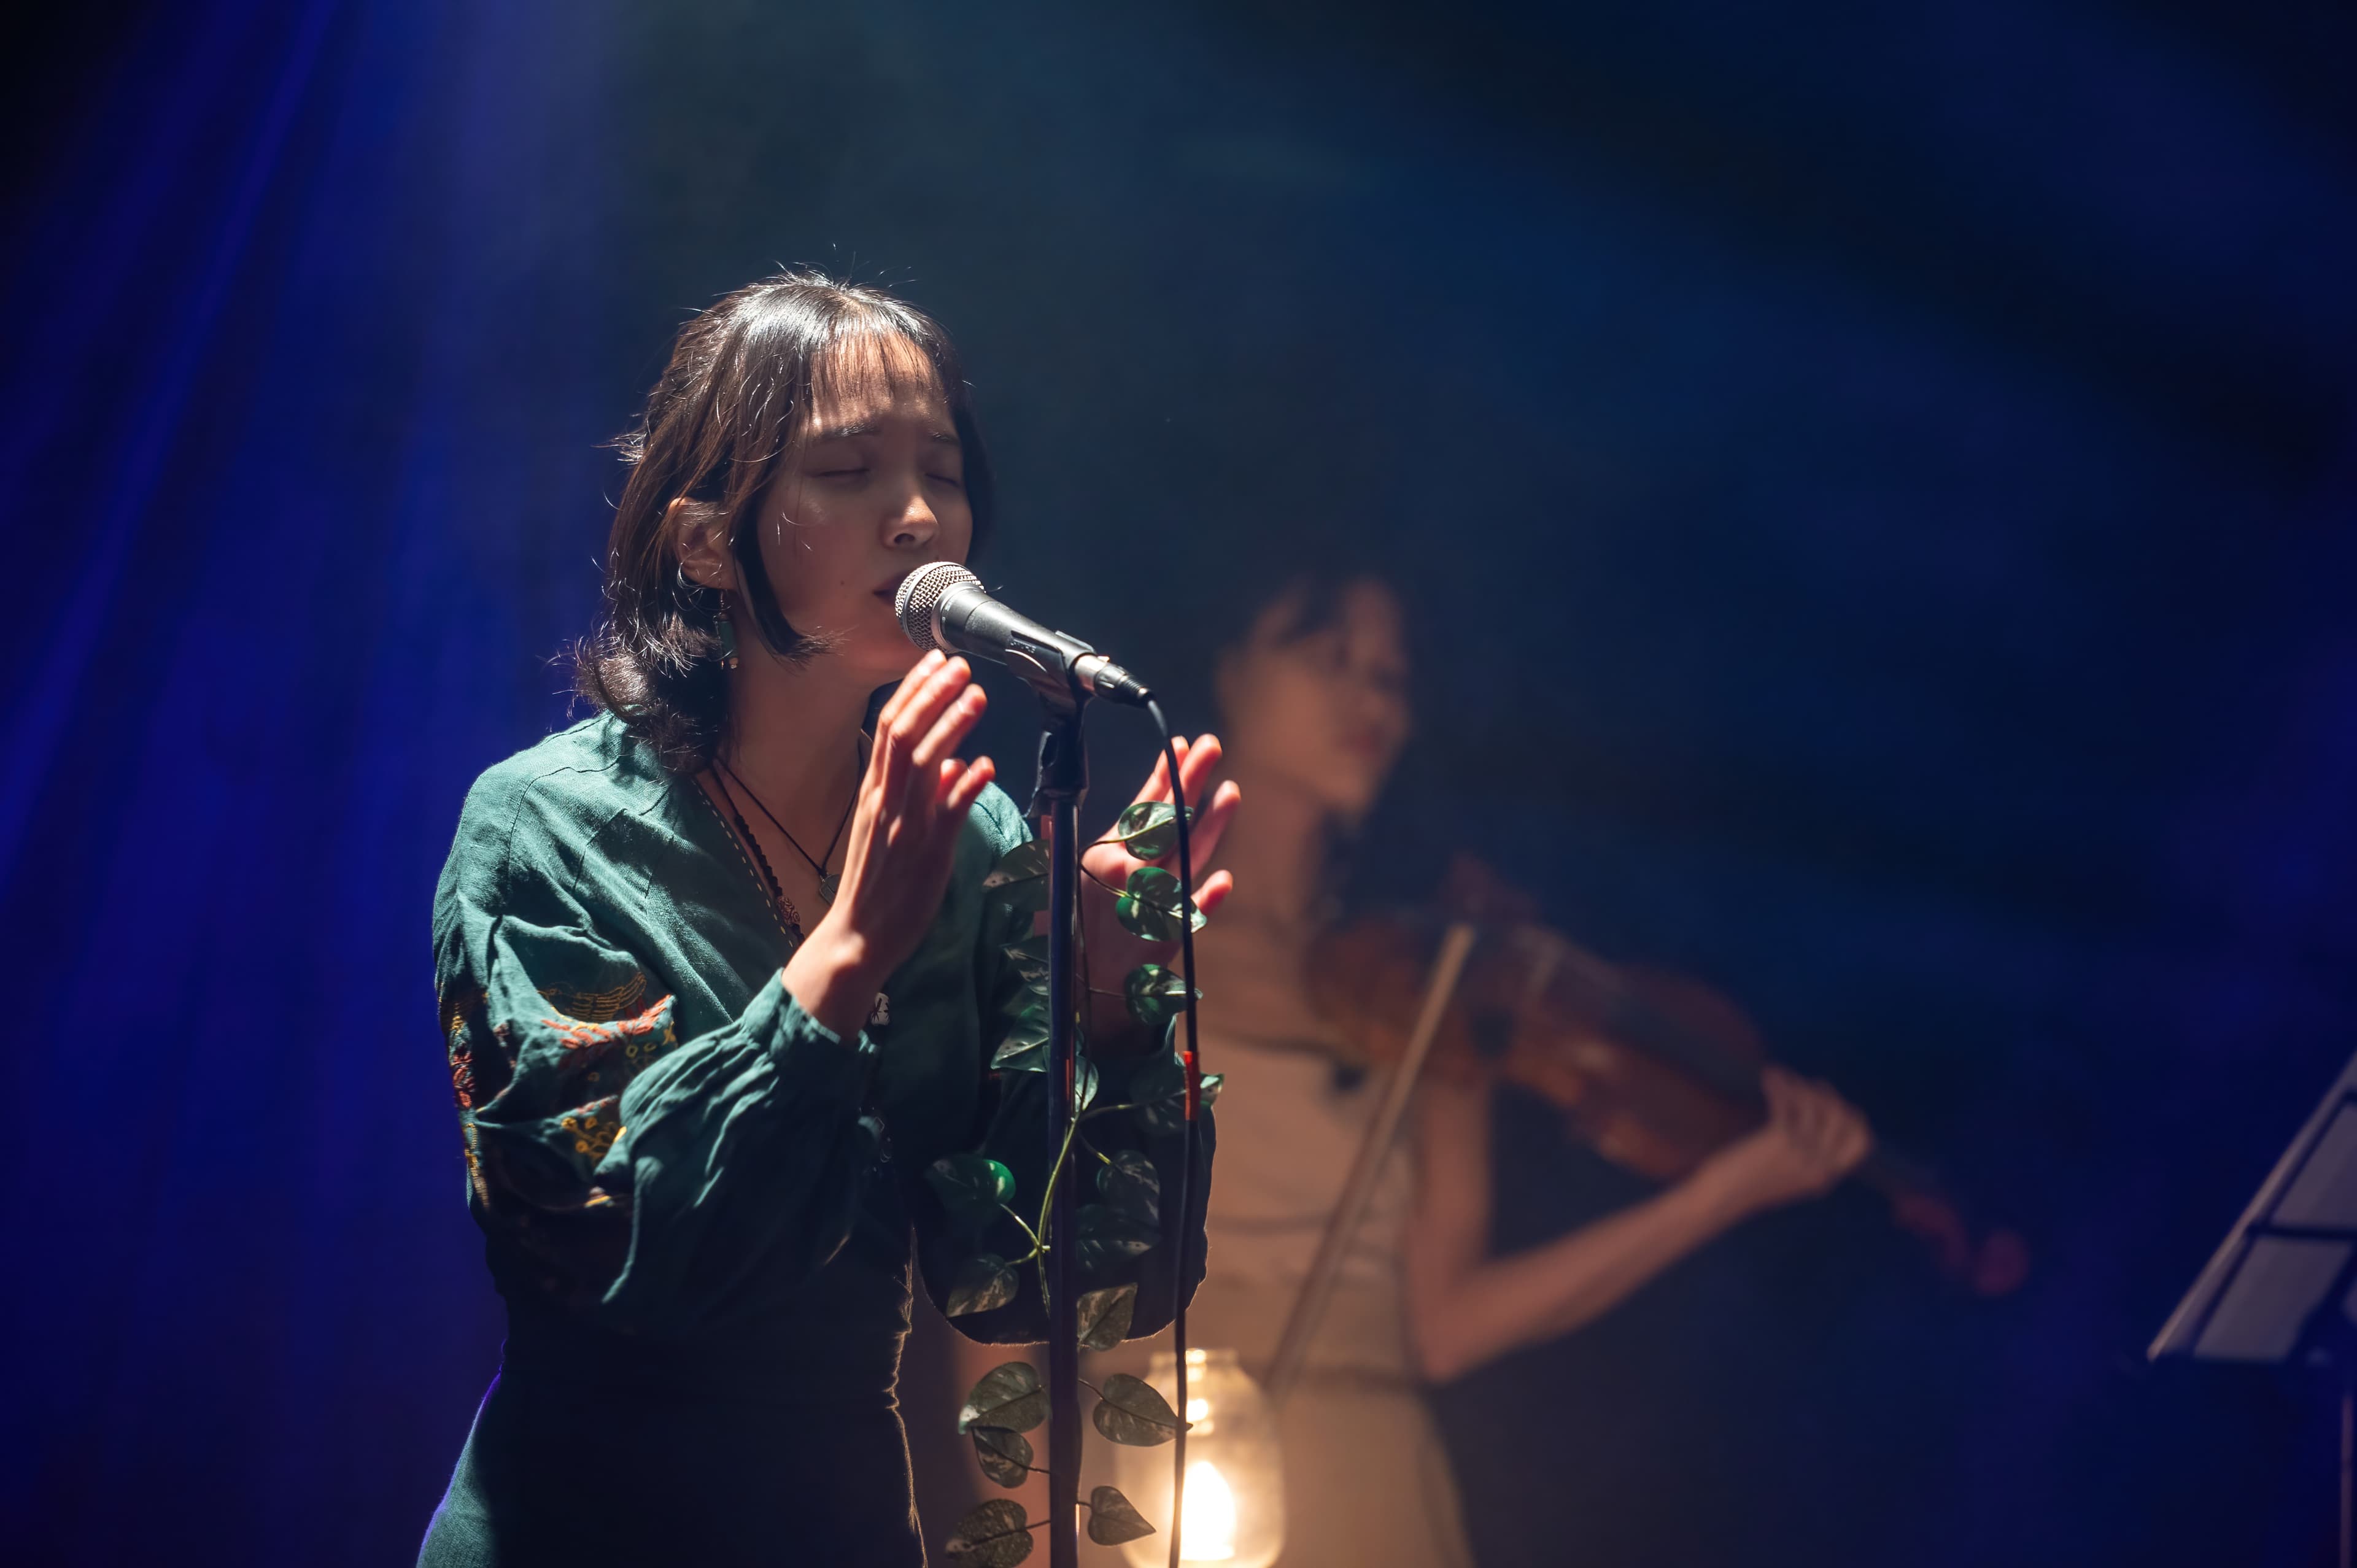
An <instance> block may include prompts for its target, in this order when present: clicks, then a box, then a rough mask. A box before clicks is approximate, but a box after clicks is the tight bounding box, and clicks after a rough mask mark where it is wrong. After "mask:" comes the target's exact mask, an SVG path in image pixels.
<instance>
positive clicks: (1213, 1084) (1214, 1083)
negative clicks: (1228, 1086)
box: [1199, 1072, 1228, 1111]
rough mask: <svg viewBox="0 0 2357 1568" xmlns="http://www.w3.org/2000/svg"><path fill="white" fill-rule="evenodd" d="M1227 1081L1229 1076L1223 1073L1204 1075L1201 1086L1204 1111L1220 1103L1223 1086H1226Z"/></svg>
mask: <svg viewBox="0 0 2357 1568" xmlns="http://www.w3.org/2000/svg"><path fill="white" fill-rule="evenodd" d="M1227 1081H1228V1075H1227V1074H1226V1073H1223V1072H1207V1073H1205V1074H1204V1075H1203V1081H1202V1083H1201V1084H1200V1086H1199V1087H1200V1093H1201V1096H1202V1102H1203V1109H1205V1110H1206V1111H1208V1110H1210V1109H1211V1107H1212V1106H1213V1105H1214V1104H1216V1103H1218V1101H1219V1098H1220V1089H1221V1086H1222V1085H1223V1084H1225V1083H1226V1082H1227Z"/></svg>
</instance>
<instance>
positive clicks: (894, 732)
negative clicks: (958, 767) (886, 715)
mask: <svg viewBox="0 0 2357 1568" xmlns="http://www.w3.org/2000/svg"><path fill="white" fill-rule="evenodd" d="M973 682H974V671H973V670H972V669H971V668H970V667H969V666H968V665H967V664H966V661H965V660H963V659H950V660H943V661H942V662H941V663H939V664H936V665H935V666H933V670H932V672H931V674H929V675H927V676H925V677H924V678H923V679H922V680H915V679H913V678H912V679H911V680H910V681H909V682H905V683H904V684H903V685H902V686H901V689H900V690H899V691H898V692H895V693H892V699H891V702H889V703H887V704H886V707H887V709H888V711H890V712H891V714H892V717H891V720H890V722H889V723H887V722H885V720H884V719H883V718H882V716H881V715H878V717H877V724H876V737H877V743H878V744H877V748H876V749H877V753H878V754H879V755H880V756H881V757H882V758H883V765H882V767H881V768H879V769H877V779H878V781H879V782H881V783H882V784H883V785H884V786H885V788H886V789H887V790H888V791H890V792H891V793H893V794H894V795H895V797H896V798H897V796H898V793H899V790H900V789H904V788H905V787H906V786H907V783H908V779H909V768H910V767H911V765H916V766H923V764H919V763H917V760H916V752H917V748H918V746H920V744H921V743H922V742H923V741H924V739H925V737H926V736H927V735H928V734H929V733H930V732H931V729H932V727H933V725H935V724H936V723H937V722H938V721H939V720H940V718H941V716H942V710H944V709H945V708H947V707H948V706H949V705H950V703H952V701H953V700H955V699H956V698H957V696H958V694H959V693H961V692H963V691H964V690H965V689H966V688H967V687H969V686H971V685H972V684H973ZM911 686H913V687H914V688H915V690H914V691H911V690H909V687H911Z"/></svg>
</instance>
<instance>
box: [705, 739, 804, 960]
mask: <svg viewBox="0 0 2357 1568" xmlns="http://www.w3.org/2000/svg"><path fill="white" fill-rule="evenodd" d="M713 760H714V761H715V762H719V761H720V759H719V758H718V757H715V758H713ZM724 774H726V776H727V777H726V778H724V777H722V775H724ZM734 778H736V775H735V774H734V773H733V772H730V770H729V768H728V765H727V764H726V763H725V762H721V763H720V772H719V773H716V774H714V775H713V776H712V781H713V783H715V784H716V785H718V786H719V788H720V798H721V799H722V800H726V801H727V802H728V814H729V815H730V816H732V817H734V818H736V819H737V836H738V837H739V838H741V839H743V840H744V841H745V847H746V848H747V849H748V850H751V851H752V852H753V861H754V864H756V865H759V867H760V868H761V880H762V882H763V883H764V884H766V885H767V886H768V889H769V894H770V908H771V909H772V910H773V911H775V913H776V915H777V917H778V924H779V925H780V926H781V927H782V928H784V930H785V933H786V943H787V946H788V947H789V948H792V947H799V946H800V945H802V911H801V910H800V909H797V908H794V901H793V900H792V899H791V898H789V897H786V889H785V886H784V884H782V883H780V881H779V880H778V874H777V873H776V872H775V871H773V870H771V869H770V857H769V855H768V854H767V853H766V852H765V851H763V849H762V848H761V841H760V840H759V839H757V838H755V837H754V836H753V824H752V823H750V822H747V821H746V820H745V812H744V811H743V809H742V808H740V807H739V806H738V805H737V797H736V796H734V795H732V794H730V793H729V791H728V779H734ZM744 782H745V781H744V780H743V779H737V783H738V784H740V785H741V784H743V783H744ZM745 793H747V794H748V795H750V794H752V793H753V791H751V790H750V789H748V790H746V791H745ZM753 804H755V805H757V806H759V805H760V804H761V802H760V800H759V798H758V797H757V798H756V799H755V800H754V801H753ZM763 809H764V810H765V811H766V810H767V808H766V807H764V808H763ZM723 825H724V826H725V825H726V824H723ZM778 831H779V832H784V831H785V830H784V829H782V828H780V830H778ZM786 842H787V843H793V840H792V839H791V837H789V838H788V839H787V841H786ZM794 847H795V848H796V849H800V848H802V845H800V844H794ZM804 858H805V859H807V858H808V856H805V857H804Z"/></svg>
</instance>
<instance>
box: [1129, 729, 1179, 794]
mask: <svg viewBox="0 0 2357 1568" xmlns="http://www.w3.org/2000/svg"><path fill="white" fill-rule="evenodd" d="M1170 744H1171V745H1172V746H1175V747H1176V748H1177V749H1178V752H1179V757H1180V758H1181V759H1183V758H1185V757H1186V755H1187V737H1186V736H1183V735H1181V736H1172V737H1171V740H1170ZM1137 798H1138V799H1139V800H1168V799H1170V754H1169V753H1168V752H1167V751H1166V752H1164V753H1163V754H1162V755H1161V756H1159V757H1156V758H1155V759H1154V771H1153V772H1151V773H1149V774H1147V775H1146V788H1145V789H1140V790H1139V791H1138V792H1137Z"/></svg>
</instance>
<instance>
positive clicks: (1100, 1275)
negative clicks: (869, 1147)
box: [909, 796, 1213, 1345]
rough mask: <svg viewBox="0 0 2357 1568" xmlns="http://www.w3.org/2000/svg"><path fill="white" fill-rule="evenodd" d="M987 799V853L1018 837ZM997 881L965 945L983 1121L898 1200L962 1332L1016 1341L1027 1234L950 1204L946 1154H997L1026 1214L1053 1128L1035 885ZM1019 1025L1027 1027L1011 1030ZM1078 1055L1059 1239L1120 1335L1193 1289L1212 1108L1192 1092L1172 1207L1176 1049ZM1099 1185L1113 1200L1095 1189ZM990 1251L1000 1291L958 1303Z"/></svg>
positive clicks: (1139, 1333) (1042, 1183)
mask: <svg viewBox="0 0 2357 1568" xmlns="http://www.w3.org/2000/svg"><path fill="white" fill-rule="evenodd" d="M995 804H996V813H995V814H994V815H993V816H992V817H991V818H990V819H989V820H988V821H987V822H986V826H987V828H988V830H989V832H991V833H992V835H993V838H994V845H993V847H994V851H995V853H996V854H997V855H999V856H1001V857H1004V856H1005V855H1006V854H1009V853H1010V852H1012V851H1014V850H1016V849H1017V848H1018V847H1020V846H1022V845H1023V844H1025V843H1028V840H1029V833H1028V831H1027V829H1026V827H1025V825H1024V822H1023V821H1022V819H1021V817H1020V816H1019V815H1018V814H1017V812H1016V811H1015V809H1014V806H1013V804H1012V803H1011V802H1009V801H1007V800H1006V798H1005V797H1004V796H998V797H997V798H996V802H995ZM1004 864H1006V862H1004V861H1003V860H1002V865H1004ZM994 880H996V878H994ZM985 891H986V892H988V891H993V890H991V889H987V888H986V889H985ZM996 891H998V892H999V894H1000V896H998V897H985V901H984V908H983V913H982V921H981V929H980V933H979V936H978V939H977V941H976V944H975V952H974V975H975V993H976V997H977V1000H978V1002H979V1004H980V1005H981V1008H982V1026H983V1047H984V1059H985V1061H987V1062H990V1063H992V1065H993V1068H994V1069H995V1070H994V1071H993V1072H992V1073H991V1084H990V1091H989V1094H988V1096H987V1097H986V1100H985V1112H984V1131H983V1134H982V1137H981V1139H980V1142H979V1143H978V1144H976V1146H975V1147H974V1150H973V1151H971V1154H970V1155H967V1156H952V1158H951V1161H950V1162H949V1163H948V1164H947V1165H942V1166H940V1167H939V1168H937V1169H936V1170H935V1171H933V1172H931V1173H928V1177H927V1179H926V1180H925V1181H924V1182H922V1183H921V1184H919V1183H911V1184H910V1188H911V1190H910V1192H909V1208H910V1211H911V1213H912V1214H913V1216H914V1218H915V1220H916V1225H917V1235H918V1248H917V1255H918V1261H919V1265H920V1273H921V1274H922V1276H923V1280H924V1285H925V1289H926V1292H927V1294H929V1295H931V1298H932V1301H933V1304H934V1305H935V1306H937V1307H939V1308H940V1309H941V1310H942V1312H943V1313H944V1314H946V1315H947V1316H949V1320H950V1321H951V1323H952V1324H953V1325H955V1326H957V1328H958V1329H959V1330H960V1331H961V1332H962V1333H963V1334H964V1335H966V1337H969V1338H972V1339H976V1340H980V1341H982V1342H983V1343H985V1344H994V1345H1009V1344H1029V1343H1037V1342H1039V1341H1040V1340H1043V1339H1045V1338H1046V1337H1048V1319H1047V1305H1046V1301H1045V1297H1044V1294H1043V1293H1042V1288H1041V1285H1042V1282H1041V1270H1040V1268H1039V1266H1038V1261H1037V1260H1032V1261H1029V1262H1024V1261H1022V1260H1023V1259H1024V1258H1025V1256H1026V1254H1028V1253H1029V1252H1030V1251H1031V1250H1032V1248H1031V1239H1030V1237H1029V1236H1028V1235H1027V1234H1026V1233H1025V1232H1024V1231H1023V1230H1022V1228H1021V1226H1020V1225H1018V1224H1017V1221H1016V1219H1014V1218H1012V1217H1010V1216H1008V1215H1006V1214H1005V1213H1004V1212H1001V1213H999V1214H997V1215H996V1216H992V1217H983V1218H979V1219H978V1218H976V1217H974V1216H973V1215H972V1214H971V1213H961V1212H958V1211H956V1210H955V1209H953V1208H952V1202H953V1201H954V1200H955V1199H956V1198H957V1197H960V1196H961V1187H962V1184H961V1182H960V1180H959V1177H960V1175H961V1173H960V1171H959V1170H958V1169H957V1168H956V1165H957V1163H958V1162H959V1161H960V1160H961V1159H964V1160H966V1161H967V1162H968V1163H967V1165H966V1169H967V1170H972V1169H974V1168H976V1167H974V1165H972V1164H971V1159H972V1156H980V1157H983V1158H986V1159H990V1160H995V1161H996V1162H998V1164H1000V1165H1003V1166H1005V1167H1006V1172H1007V1174H1008V1176H1011V1178H1012V1183H1013V1187H1014V1196H1013V1197H1012V1199H1011V1200H1010V1201H1009V1202H1008V1204H1007V1206H1006V1207H1007V1208H1012V1209H1013V1210H1015V1212H1016V1214H1017V1215H1020V1216H1022V1218H1023V1220H1024V1222H1026V1223H1029V1224H1032V1225H1033V1226H1034V1228H1035V1229H1036V1228H1037V1221H1038V1219H1039V1207H1040V1202H1041V1199H1042V1197H1043V1195H1044V1194H1045V1192H1046V1190H1047V1183H1048V1178H1049V1170H1050V1169H1051V1167H1052V1165H1053V1163H1054V1160H1055V1155H1056V1152H1057V1147H1058V1144H1059V1143H1060V1139H1058V1138H1057V1137H1056V1136H1055V1135H1054V1133H1053V1131H1052V1124H1053V1119H1054V1113H1053V1108H1052V1105H1051V1103H1050V1095H1049V1082H1048V1075H1047V1073H1046V1072H1045V1071H1044V1070H1043V1069H1044V1058H1045V1047H1038V1048H1037V1049H1034V1048H1031V1044H1032V1043H1035V1042H1036V1040H1037V1038H1038V1037H1039V1032H1040V1031H1039V1026H1038V1025H1039V1019H1040V1018H1041V1017H1042V1016H1043V1015H1044V1014H1043V1011H1042V1008H1041V1005H1040V1004H1042V1003H1043V1002H1044V991H1045V987H1044V980H1043V978H1042V968H1043V961H1042V959H1041V958H1040V956H1039V955H1040V953H1041V951H1042V950H1043V948H1042V942H1043V940H1044V939H1039V938H1036V937H1034V935H1033V932H1032V927H1033V925H1034V924H1035V923H1036V922H1035V919H1034V911H1035V910H1036V909H1037V908H1038V907H1039V899H1037V898H1036V897H1035V898H1032V899H1028V900H1026V899H1023V898H1021V897H1006V896H1005V894H1006V890H1004V889H1000V890H996ZM1027 1025H1028V1026H1030V1032H1029V1033H1028V1034H1027V1035H1023V1036H1015V1037H1013V1038H1012V1039H1011V1040H1010V1036H1014V1032H1015V1031H1017V1030H1019V1029H1023V1028H1025V1027H1026V1026H1027ZM1090 1068H1091V1070H1092V1075H1093V1078H1094V1086H1093V1093H1092V1098H1091V1101H1090V1107H1089V1111H1088V1112H1087V1113H1086V1114H1085V1115H1084V1118H1083V1120H1082V1123H1081V1128H1080V1132H1079V1134H1078V1136H1077V1137H1076V1138H1075V1139H1074V1140H1073V1144H1072V1147H1071V1153H1070V1155H1069V1156H1068V1157H1069V1158H1070V1159H1071V1162H1072V1170H1073V1176H1074V1180H1075V1182H1076V1184H1077V1186H1076V1189H1075V1201H1076V1204H1077V1206H1078V1212H1079V1219H1080V1225H1079V1230H1080V1232H1081V1233H1080V1235H1079V1236H1078V1237H1076V1238H1073V1239H1072V1240H1071V1245H1073V1246H1074V1247H1075V1249H1076V1250H1077V1251H1078V1254H1079V1262H1080V1267H1081V1273H1082V1277H1081V1289H1082V1292H1083V1293H1101V1292H1119V1293H1120V1294H1123V1295H1125V1296H1126V1297H1127V1301H1126V1305H1125V1310H1126V1311H1127V1312H1128V1313H1129V1315H1130V1316H1129V1326H1128V1327H1127V1330H1126V1332H1125V1334H1124V1335H1123V1337H1130V1338H1135V1337H1144V1336H1146V1335H1150V1334H1154V1333H1156V1332H1158V1331H1159V1330H1160V1329H1161V1328H1162V1327H1163V1326H1165V1325H1167V1324H1168V1322H1169V1321H1170V1316H1171V1310H1172V1307H1173V1305H1174V1304H1175V1297H1176V1293H1177V1292H1178V1291H1179V1290H1181V1289H1183V1290H1184V1291H1185V1293H1186V1294H1187V1295H1188V1296H1189V1297H1190V1298H1191V1297H1192V1295H1193V1294H1194V1291H1195V1287H1196V1285H1197V1284H1198V1283H1200V1282H1201V1280H1202V1277H1203V1266H1204V1240H1203V1219H1204V1214H1205V1212H1206V1210H1207V1208H1208V1207H1209V1204H1210V1200H1211V1152H1212V1145H1213V1135H1212V1124H1211V1111H1210V1108H1209V1106H1208V1105H1206V1106H1205V1107H1204V1108H1203V1111H1202V1112H1201V1115H1200V1119H1199V1120H1198V1121H1197V1122H1195V1123H1194V1131H1193V1134H1192V1135H1193V1136H1194V1138H1195V1139H1196V1160H1195V1170H1194V1181H1193V1184H1192V1186H1191V1187H1190V1188H1189V1193H1188V1201H1187V1204H1186V1208H1185V1212H1184V1213H1183V1214H1182V1213H1180V1212H1179V1203H1178V1195H1179V1186H1180V1181H1179V1167H1180V1162H1181V1155H1182V1154H1183V1151H1184V1150H1185V1147H1186V1140H1187V1137H1188V1136H1189V1133H1188V1131H1187V1123H1186V1122H1184V1121H1183V1119H1182V1117H1181V1116H1180V1114H1179V1107H1180V1104H1181V1095H1180V1094H1179V1090H1182V1089H1183V1085H1184V1081H1185V1079H1184V1076H1183V1073H1182V1072H1181V1071H1180V1069H1179V1064H1178V1062H1177V1060H1176V1058H1173V1057H1172V1055H1171V1053H1170V1051H1169V1049H1168V1047H1167V1046H1160V1045H1157V1046H1153V1047H1149V1048H1147V1049H1146V1050H1144V1051H1142V1052H1141V1051H1138V1050H1135V1048H1133V1049H1132V1050H1131V1051H1129V1052H1126V1053H1118V1054H1117V1053H1114V1052H1098V1053H1092V1054H1091V1057H1090ZM1113 1169H1117V1170H1119V1171H1120V1172H1121V1173H1122V1174H1121V1175H1120V1176H1116V1177H1115V1178H1114V1181H1113V1183H1112V1184H1111V1186H1110V1187H1109V1186H1108V1184H1107V1183H1106V1182H1105V1180H1104V1179H1103V1178H1104V1173H1105V1172H1106V1171H1108V1170H1113ZM1148 1170H1150V1171H1151V1172H1152V1173H1153V1174H1152V1176H1151V1177H1150V1178H1149V1177H1147V1176H1146V1174H1145V1173H1146V1171H1148ZM1109 1191H1111V1192H1114V1194H1115V1197H1116V1198H1117V1202H1115V1203H1112V1204H1109V1203H1107V1202H1105V1201H1104V1200H1103V1199H1104V1196H1105V1194H1106V1193H1107V1192H1109ZM995 1264H996V1265H1004V1266H1005V1267H1006V1268H1007V1269H1008V1270H1009V1271H1011V1273H1012V1276H1013V1294H1012V1295H1011V1297H1009V1298H1008V1299H1006V1300H1005V1301H1004V1303H1003V1304H1002V1305H996V1306H992V1307H987V1308H985V1309H983V1310H961V1308H964V1307H968V1306H970V1305H971V1304H972V1301H973V1300H974V1292H975V1290H976V1287H978V1286H979V1285H980V1284H981V1283H982V1281H983V1280H985V1278H987V1277H993V1276H994V1274H995V1271H994V1269H993V1265H995ZM995 1277H997V1278H999V1279H1000V1280H1001V1281H1002V1285H1001V1289H1000V1292H999V1293H998V1294H1005V1284H1004V1281H1005V1279H1006V1276H1005V1275H996V1276H995ZM1125 1287H1135V1289H1134V1291H1131V1290H1128V1289H1126V1288H1125ZM983 1299H990V1298H989V1296H988V1295H985V1296H984V1297H983Z"/></svg>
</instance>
